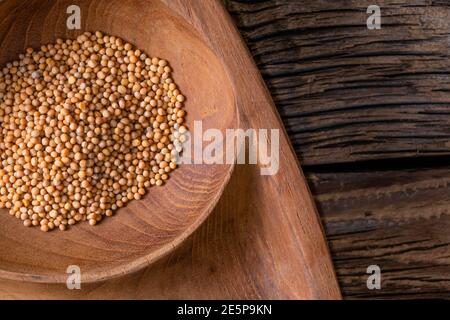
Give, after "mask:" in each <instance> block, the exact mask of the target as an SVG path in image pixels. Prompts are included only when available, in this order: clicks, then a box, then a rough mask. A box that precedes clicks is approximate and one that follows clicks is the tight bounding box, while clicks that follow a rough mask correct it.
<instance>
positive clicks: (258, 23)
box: [224, 0, 450, 299]
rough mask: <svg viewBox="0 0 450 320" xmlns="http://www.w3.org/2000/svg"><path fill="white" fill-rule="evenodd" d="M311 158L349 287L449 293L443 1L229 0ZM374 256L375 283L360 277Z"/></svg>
mask: <svg viewBox="0 0 450 320" xmlns="http://www.w3.org/2000/svg"><path fill="white" fill-rule="evenodd" d="M224 2H225V3H226V6H227V9H228V10H229V12H230V13H231V14H232V15H233V18H234V20H235V22H236V24H237V25H238V26H239V30H240V31H241V33H242V34H243V36H244V38H245V40H246V42H247V44H248V46H249V48H250V49H251V52H252V54H253V57H254V59H255V61H256V63H257V65H258V67H259V69H260V70H261V72H262V73H263V75H264V80H265V81H266V83H267V85H268V87H269V88H270V89H271V93H272V95H273V97H274V100H275V102H276V104H277V107H278V110H279V112H280V114H281V115H282V119H283V122H284V124H285V125H286V127H287V129H288V132H289V135H290V137H291V140H292V141H293V144H294V147H295V150H296V153H297V155H298V156H299V157H300V158H301V160H302V162H303V163H304V164H306V166H304V169H305V171H306V174H307V177H308V180H309V183H310V186H311V188H312V192H313V194H314V195H315V200H316V203H317V204H318V207H319V211H320V213H321V216H322V221H323V222H324V224H325V229H326V232H327V237H328V240H329V243H330V246H331V251H332V255H333V260H334V264H335V267H336V270H337V274H338V279H339V282H340V285H341V288H342V291H343V294H344V297H346V298H353V299H355V298H437V297H440V298H450V289H449V288H450V283H449V279H450V271H449V270H450V269H449V265H450V245H449V238H448V228H449V223H450V220H449V211H450V204H449V203H448V201H447V198H448V196H447V195H448V178H449V174H448V172H449V167H448V163H450V158H449V157H448V154H449V146H450V143H449V125H448V119H449V118H448V117H447V115H448V113H449V107H448V106H449V100H450V96H449V90H448V89H449V59H448V58H449V57H448V37H449V25H448V24H449V20H448V15H449V8H450V7H449V2H448V1H422V0H418V1H377V2H376V4H378V5H379V6H380V7H381V11H382V29H381V30H374V31H369V30H367V28H366V25H365V23H366V19H367V16H368V15H367V14H366V8H367V6H368V5H369V4H375V3H373V2H370V1H344V0H336V1H304V0H294V1H288V0H275V1H255V0H247V1H237V0H236V1H235V0H227V1H224ZM372 264H378V265H380V267H381V270H382V289H381V290H379V291H377V290H373V291H370V290H368V289H367V286H366V280H367V274H366V268H367V267H368V266H369V265H372Z"/></svg>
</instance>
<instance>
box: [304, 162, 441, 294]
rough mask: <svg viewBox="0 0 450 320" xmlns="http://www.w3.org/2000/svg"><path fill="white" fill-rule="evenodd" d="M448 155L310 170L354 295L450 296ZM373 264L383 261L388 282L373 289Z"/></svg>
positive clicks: (344, 282) (343, 281)
mask: <svg viewBox="0 0 450 320" xmlns="http://www.w3.org/2000/svg"><path fill="white" fill-rule="evenodd" d="M447 160H448V159H447ZM443 162H444V163H445V162H446V164H445V165H442V164H441V163H439V164H438V165H435V166H434V167H429V166H420V165H417V164H414V165H409V166H408V165H407V164H406V163H405V162H404V161H402V162H400V163H398V164H397V166H392V165H390V166H387V165H386V166H385V167H384V168H382V169H376V168H372V169H371V168H357V167H355V166H350V165H349V166H346V167H344V168H342V167H341V168H340V172H332V171H330V170H318V171H317V172H315V173H309V174H308V179H309V181H310V184H311V186H312V189H313V192H314V194H315V199H316V202H317V203H318V206H319V210H320V212H321V214H322V219H323V222H324V224H325V225H326V232H327V236H328V241H329V243H330V247H331V251H332V254H333V258H334V264H335V268H336V270H337V274H338V278H339V282H340V285H341V288H342V290H343V294H344V295H345V296H346V297H347V298H368V297H372V298H373V297H375V298H377V297H378V298H450V234H449V232H448V230H449V228H450V199H449V197H448V194H450V166H449V165H448V161H443ZM405 166H406V167H407V168H406V169H405V168H404V167H405ZM399 167H402V168H403V169H401V170H400V169H399ZM332 170H336V168H334V169H332ZM369 265H378V266H380V268H381V272H382V288H381V290H368V289H367V286H366V280H367V277H368V274H367V273H366V269H367V267H368V266H369Z"/></svg>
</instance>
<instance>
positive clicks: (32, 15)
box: [0, 0, 237, 282]
mask: <svg viewBox="0 0 450 320" xmlns="http://www.w3.org/2000/svg"><path fill="white" fill-rule="evenodd" d="M74 2H76V4H77V5H78V6H79V7H80V8H81V21H82V24H81V25H82V26H81V30H68V29H67V27H66V19H67V17H68V14H67V13H66V10H67V7H68V6H69V5H71V4H73V3H74ZM95 30H101V31H103V32H105V33H108V34H110V35H116V36H120V37H122V38H123V39H125V40H126V41H129V42H131V43H133V44H134V45H136V46H137V47H138V48H139V49H141V50H143V51H145V52H146V53H148V54H149V55H150V56H158V57H161V58H164V59H167V60H168V61H169V62H170V64H171V66H172V67H173V69H174V73H173V76H174V79H175V81H176V83H177V84H178V85H179V86H180V88H181V91H182V92H183V93H184V94H185V96H186V97H187V101H186V106H185V108H186V111H187V124H188V127H189V128H190V129H191V128H192V127H193V123H194V121H197V120H201V121H202V124H203V129H204V130H205V129H208V128H216V129H219V130H221V131H222V132H224V131H225V129H226V128H234V127H236V125H237V120H236V119H237V115H236V111H235V110H236V108H235V99H234V96H233V90H232V86H231V84H230V81H229V79H228V77H227V74H226V72H225V70H224V69H223V67H222V65H221V63H220V62H219V60H218V59H217V58H216V56H215V55H214V54H213V52H212V51H211V50H210V49H209V48H208V46H207V44H205V43H204V42H203V41H202V39H201V38H200V36H199V35H198V34H197V33H196V32H195V30H193V28H192V26H190V25H189V24H187V23H186V22H185V21H184V20H183V19H182V18H180V17H179V16H177V14H176V13H174V12H171V11H170V10H169V8H167V7H166V6H165V5H164V4H162V3H160V2H158V1H151V0H144V1H124V0H95V1H90V0H77V1H54V0H53V1H52V0H31V1H30V0H20V1H19V0H6V1H2V2H0V41H1V46H0V64H1V65H3V64H5V63H6V62H8V61H11V60H15V59H16V58H17V57H18V55H19V54H20V53H21V52H23V51H24V49H25V48H26V47H30V46H31V47H35V48H37V47H39V46H40V45H42V44H45V43H49V42H54V41H55V40H56V39H57V38H75V37H76V36H77V35H78V34H80V33H83V32H85V31H95ZM232 169H233V166H232V165H229V164H223V165H222V164H221V165H205V164H195V165H189V164H185V165H182V166H180V168H179V169H177V170H175V172H173V173H172V175H171V178H170V180H169V181H168V182H167V183H166V185H165V186H164V187H153V188H151V189H150V190H149V192H148V194H147V195H146V197H145V198H144V199H143V200H140V201H132V202H131V203H129V205H128V206H127V207H126V208H123V209H121V210H119V211H118V212H117V214H116V215H115V216H114V217H111V218H108V219H105V220H104V221H102V223H100V224H99V225H97V226H95V227H90V226H89V225H88V224H87V223H80V224H78V225H76V226H74V227H72V228H70V230H69V231H66V232H59V231H54V232H49V233H43V232H41V231H39V230H38V229H37V228H25V227H23V226H22V223H21V222H20V221H19V220H17V219H15V218H13V217H11V216H9V214H8V213H7V211H6V210H2V211H0V277H3V278H9V279H23V280H27V281H43V282H65V279H66V277H67V273H66V270H67V268H68V267H69V266H70V265H77V266H79V267H80V269H81V276H82V279H83V280H84V281H95V280H100V279H106V278H109V277H113V276H117V275H120V274H123V273H127V272H130V271H133V270H136V269H138V268H140V267H142V266H144V265H146V264H149V263H151V262H152V261H154V260H156V259H157V258H159V257H160V256H161V255H163V254H164V253H167V252H168V251H170V250H171V249H172V248H173V247H174V246H176V245H177V244H178V243H179V242H181V241H182V240H183V239H185V238H186V237H187V236H188V235H189V234H190V233H192V232H193V231H194V230H195V228H196V227H198V225H199V224H200V223H201V222H202V221H203V220H204V219H205V218H206V216H207V215H208V214H209V212H210V211H211V210H212V208H213V207H214V205H215V204H216V202H217V200H218V198H219V197H220V194H221V192H222V191H223V188H224V187H225V184H226V183H227V181H228V178H229V176H230V174H231V171H232Z"/></svg>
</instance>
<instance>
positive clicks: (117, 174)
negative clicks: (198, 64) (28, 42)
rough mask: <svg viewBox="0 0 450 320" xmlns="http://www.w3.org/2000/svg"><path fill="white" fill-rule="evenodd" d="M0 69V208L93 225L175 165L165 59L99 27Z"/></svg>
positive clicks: (41, 221) (176, 106) (179, 117)
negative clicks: (105, 33) (96, 29)
mask: <svg viewBox="0 0 450 320" xmlns="http://www.w3.org/2000/svg"><path fill="white" fill-rule="evenodd" d="M0 70H1V71H0V125H1V126H0V208H7V209H9V214H10V215H11V216H14V217H16V218H18V219H20V220H21V221H22V223H23V225H24V226H26V227H33V226H35V227H39V228H40V230H42V231H43V232H47V231H50V230H53V229H59V230H61V231H64V230H66V229H67V228H68V227H69V226H71V225H74V224H76V223H78V222H82V221H86V222H88V223H89V224H90V225H92V226H93V225H96V224H98V222H100V221H101V220H102V219H103V217H110V216H113V215H114V212H115V211H116V210H118V209H119V208H121V207H123V206H124V205H126V204H127V203H128V202H129V201H134V200H140V199H141V198H142V197H143V196H145V193H146V190H147V189H148V188H149V187H151V186H154V185H156V186H161V185H163V184H164V182H165V181H166V180H168V179H169V174H170V172H171V171H173V170H175V169H176V168H177V165H176V162H175V160H174V159H175V155H176V154H177V152H179V151H180V150H181V143H182V142H183V141H185V140H186V134H185V133H186V132H187V129H186V127H185V126H184V125H183V124H184V118H185V115H186V112H185V111H184V109H183V104H184V102H185V99H186V98H185V96H184V95H183V94H182V93H181V92H180V89H179V88H178V86H177V85H176V84H175V82H174V81H173V79H172V78H171V72H172V69H171V68H170V67H169V65H168V62H167V61H166V60H162V59H159V58H156V57H153V58H148V56H147V55H146V54H145V53H143V52H142V51H141V50H138V49H136V48H134V47H133V45H131V44H130V43H126V42H125V41H123V40H122V39H120V38H118V37H112V36H111V37H110V36H108V35H104V34H103V33H101V32H99V31H97V32H94V33H84V34H83V35H80V36H79V37H78V38H77V39H75V40H62V39H58V40H57V41H56V43H53V44H47V45H44V46H42V47H41V48H40V49H39V50H34V49H32V48H28V49H27V50H26V51H25V53H24V54H22V55H20V56H19V60H16V61H13V62H11V63H7V64H6V65H5V66H4V68H2V69H0Z"/></svg>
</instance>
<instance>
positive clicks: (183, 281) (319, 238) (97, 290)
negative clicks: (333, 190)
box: [0, 0, 340, 299]
mask: <svg viewBox="0 0 450 320" xmlns="http://www.w3.org/2000/svg"><path fill="white" fill-rule="evenodd" d="M12 1H15V0H10V2H9V3H11V2H12ZM2 3H4V2H2ZM6 3H8V1H6ZM34 3H37V2H34ZM39 3H40V4H41V3H42V6H40V7H39V8H37V7H36V10H35V11H34V12H36V13H35V16H36V17H39V18H36V19H37V20H36V21H39V19H43V21H40V23H39V24H38V25H41V26H46V25H47V26H54V25H55V24H54V22H55V21H60V22H61V21H62V22H64V21H63V19H62V18H58V17H60V16H59V15H61V16H65V11H62V10H61V11H58V10H57V9H58V8H62V7H63V6H64V5H67V4H68V3H69V2H68V1H65V0H64V1H56V2H55V1H45V2H43V1H40V2H39ZM79 3H80V4H81V5H82V6H83V8H82V10H83V12H85V16H86V17H88V18H87V19H88V20H87V22H86V23H87V24H86V25H83V27H84V28H93V27H98V28H102V29H103V28H108V29H106V30H104V31H107V32H108V31H109V32H110V33H112V34H118V35H119V36H122V37H123V38H125V39H127V40H128V39H129V40H130V41H132V42H135V43H137V44H138V46H140V47H143V48H144V49H146V46H150V43H152V44H151V47H149V48H148V51H152V50H151V49H154V51H155V54H156V55H159V56H164V57H167V58H168V59H169V60H170V61H175V60H177V58H179V57H181V56H183V58H185V59H188V58H191V57H192V56H195V55H198V56H199V58H198V59H199V60H200V59H201V58H206V59H204V66H202V68H206V67H210V66H211V63H212V65H213V66H214V65H215V63H216V61H219V62H220V66H221V67H222V68H223V69H222V68H218V69H216V68H213V69H211V71H210V72H211V74H216V73H217V76H218V78H217V79H210V78H207V79H204V81H207V82H208V83H209V82H212V83H215V82H220V83H223V84H224V86H225V87H224V92H223V94H224V95H219V94H217V97H218V98H220V97H223V98H224V99H222V100H221V102H220V103H219V102H218V103H217V106H216V109H217V110H218V111H217V112H218V113H220V114H223V115H224V117H225V119H229V118H231V119H234V120H236V121H238V123H237V125H238V126H239V127H241V128H243V129H247V128H254V129H259V128H264V129H266V128H269V129H279V130H281V135H280V141H279V145H280V158H279V165H280V171H279V172H278V174H276V175H273V176H261V175H260V171H259V170H260V169H261V167H262V165H261V164H258V165H253V166H248V167H247V166H238V168H237V169H236V171H235V172H234V174H233V175H232V177H231V181H230V184H229V185H228V187H227V189H226V191H225V193H224V194H223V196H222V198H221V200H220V203H219V204H218V205H217V207H216V209H215V210H214V211H213V213H212V215H211V217H210V218H209V219H208V221H207V222H206V223H205V224H204V225H203V226H202V227H201V229H200V230H198V232H196V233H195V234H194V235H193V236H192V237H190V238H189V240H188V241H187V242H186V243H185V244H184V245H183V246H182V247H180V248H179V249H178V250H177V251H176V252H174V253H173V254H172V255H170V256H169V257H166V258H165V259H163V260H160V261H159V262H156V263H155V264H154V265H151V266H150V267H148V268H147V269H143V270H140V271H137V272H135V273H133V274H129V275H126V276H123V277H120V278H117V279H109V280H108V281H104V282H99V281H96V282H95V283H86V281H85V282H83V284H82V290H81V291H70V290H68V289H67V288H65V285H64V284H55V283H54V281H49V278H46V279H44V281H43V282H46V283H48V284H39V283H37V284H36V283H35V284H32V283H30V281H11V280H10V279H5V277H3V280H1V281H0V282H1V285H0V296H1V297H14V298H26V297H28V298H71V297H88V298H92V299H98V298H106V297H110V298H185V299H187V298H215V299H221V298H222V299H224V298H258V299H263V298H265V299H268V298H289V299H314V298H315V299H333V298H334V299H338V298H340V291H339V288H338V285H337V281H336V277H335V274H334V270H333V266H332V263H331V259H330V256H329V253H328V247H327V244H326V241H325V238H324V234H323V231H322V228H321V224H320V220H319V218H318V215H317V211H316V208H315V205H314V202H313V200H312V197H311V194H310V192H309V189H308V185H307V183H306V179H305V177H304V176H303V173H302V171H301V169H300V167H299V164H298V161H297V159H296V157H295V154H294V152H293V149H292V147H291V145H290V143H289V140H288V137H287V135H286V134H285V132H284V131H283V127H282V123H281V121H280V119H279V116H278V114H277V112H276V109H275V106H274V104H273V101H272V99H271V96H270V94H269V92H268V91H267V89H266V87H265V85H264V82H263V80H262V78H261V76H260V74H259V72H258V70H257V68H256V67H255V65H254V62H253V60H252V59H251V56H250V54H249V52H248V51H247V49H246V47H245V45H244V43H243V42H242V41H241V39H240V37H239V34H238V32H237V30H236V28H235V26H234V25H233V23H232V20H231V18H230V17H229V15H228V14H227V13H226V11H225V9H224V8H223V6H222V5H221V3H220V2H219V1H211V0H204V1H199V0H189V1H187V0H173V1H169V0H167V1H163V2H160V1H156V0H145V1H139V2H136V1H123V0H121V1H118V0H117V1H88V0H86V1H79ZM22 4H23V5H24V6H26V5H28V2H27V3H26V4H25V3H24V2H22ZM165 5H166V6H167V7H165ZM3 8H6V7H3ZM49 8H50V9H49ZM46 9H48V10H50V11H51V14H50V13H49V12H47V11H46ZM40 10H43V11H40ZM52 10H56V11H54V13H53V11H52ZM27 12H28V11H27ZM57 12H59V15H58V14H57ZM99 12H101V15H100V14H99ZM176 15H178V16H176ZM175 16H176V17H175ZM105 17H106V18H105ZM130 17H133V20H132V21H130ZM15 18H16V19H17V18H20V17H15ZM47 19H48V20H47ZM89 19H91V20H89ZM159 19H161V21H167V22H169V27H166V26H163V25H161V24H158V23H157V22H158V21H160V20H159ZM19 20H20V19H19ZM20 21H22V23H23V20H20ZM36 21H35V22H34V23H36ZM117 21H118V22H119V23H118V24H117V23H116V22H117ZM144 21H145V23H148V24H149V25H146V28H145V30H160V31H159V32H162V33H164V32H167V34H166V36H168V38H169V39H172V40H173V39H174V38H173V37H170V36H171V35H172V36H174V37H175V40H178V41H184V39H183V38H184V37H187V40H186V41H193V44H192V45H191V46H188V47H187V48H186V47H181V48H180V47H178V46H179V43H178V41H174V42H173V41H170V42H167V41H166V42H163V40H162V35H161V34H160V35H159V37H160V38H155V39H160V40H161V42H163V43H165V44H164V45H162V46H160V47H159V49H158V46H157V44H158V42H157V41H154V42H152V41H151V40H152V38H151V37H150V36H149V35H148V34H146V33H142V34H141V33H139V34H136V33H135V32H131V31H133V30H140V28H141V26H140V25H139V24H140V23H143V22H144ZM155 21H156V22H155ZM161 21H160V22H161ZM155 23H156V24H155ZM19 25H20V24H19ZM44 30H45V29H44ZM56 30H58V29H56ZM175 31H177V32H179V33H180V34H177V33H176V32H175ZM171 32H174V33H173V34H172V33H171ZM125 33H127V34H125ZM9 34H11V33H9ZM33 34H34V33H33ZM36 34H39V33H36ZM146 37H148V38H146ZM16 38H17V37H16ZM47 38H50V33H49V34H48V35H47ZM44 39H45V38H44ZM144 40H148V41H144ZM165 40H167V39H165ZM36 41H37V40H36ZM198 50H201V51H205V52H206V53H205V52H203V54H201V53H199V52H198ZM210 53H211V55H210ZM213 57H215V58H216V59H217V60H215V59H213ZM192 62H193V63H194V62H195V63H197V64H198V63H199V61H198V60H196V59H194V60H192ZM180 63H181V64H182V65H183V63H184V64H188V63H189V62H188V61H184V62H183V61H182V62H180ZM195 63H194V64H193V65H192V66H190V67H196V64H195ZM183 66H184V65H183ZM197 66H198V65H197ZM174 69H177V67H176V66H175V65H174ZM180 69H182V68H180ZM185 71H186V70H185ZM243 71H245V72H243ZM194 73H195V71H193V72H190V73H187V74H185V76H184V77H183V76H181V78H182V79H184V81H185V82H184V85H185V86H187V87H189V86H190V87H191V88H193V87H195V85H194V84H190V85H189V84H188V81H189V80H190V79H191V78H190V77H195V75H193V74H194ZM225 75H226V77H225ZM197 76H200V77H201V76H202V74H201V73H200V74H198V75H197ZM176 81H177V82H178V80H176ZM228 84H229V86H228ZM250 84H251V87H249V85H250ZM180 86H181V88H183V85H182V84H181V83H180ZM228 88H232V97H233V98H234V99H233V100H232V102H233V103H230V100H228V98H229V96H228V93H229V92H228ZM183 90H184V88H183ZM200 91H202V92H203V93H202V94H211V90H210V88H209V87H208V86H207V85H206V84H205V83H203V82H202V83H200V85H199V86H198V88H197V91H196V92H200ZM183 92H185V90H184V91H183ZM213 93H214V92H213ZM191 94H192V95H195V92H191ZM186 95H187V97H188V98H189V96H190V94H189V93H188V92H186ZM204 100H205V101H208V99H204ZM198 103H201V101H198ZM191 110H193V109H192V107H191V109H190V110H188V113H189V111H191ZM234 111H236V114H234V113H233V112H234ZM193 114H194V115H195V114H196V113H193ZM230 115H231V117H230ZM202 116H203V117H202ZM207 116H208V114H206V115H199V119H204V118H207ZM191 121H192V120H191ZM213 124H214V123H213ZM233 124H234V122H231V125H233ZM221 125H224V126H229V125H230V123H227V122H226V121H224V123H222V124H221ZM271 142H272V141H270V143H271ZM196 170H201V171H202V172H205V171H204V170H206V169H205V168H200V169H196ZM221 172H223V171H221ZM211 179H213V180H214V181H215V180H216V179H219V180H221V181H226V180H225V179H223V176H222V177H221V176H217V175H214V174H212V175H211ZM198 181H202V180H195V179H194V182H198ZM199 185H200V186H202V184H201V183H200V184H199ZM207 188H209V187H207ZM213 190H216V189H213ZM208 191H210V190H209V189H208ZM214 193H215V192H214ZM185 200H186V199H185ZM195 200H196V201H195V202H196V203H197V202H198V201H199V200H198V199H195ZM168 203H170V201H168ZM141 213H142V214H146V213H147V214H148V213H149V211H148V210H147V211H144V212H141ZM191 214H192V215H194V216H195V215H196V214H197V212H195V211H194V212H192V213H191ZM117 217H120V213H119V214H118V215H117ZM123 219H125V218H123ZM112 223H113V222H111V224H112ZM102 227H103V225H100V226H98V228H99V229H97V228H95V229H93V231H92V232H93V233H94V234H97V233H98V232H101V230H102V229H101V228H102ZM73 232H74V233H75V232H76V231H75V230H74V231H73ZM149 234H151V233H149ZM112 235H116V236H117V235H120V236H123V234H120V233H118V232H116V233H114V234H112ZM110 236H111V234H110ZM134 240H136V239H134ZM10 256H12V255H10ZM70 257H71V255H69V258H70ZM144 257H145V256H144ZM113 258H114V257H113ZM64 261H66V260H64ZM76 261H78V260H76ZM112 261H116V259H115V258H114V259H112ZM103 262H104V265H105V268H108V262H107V261H103ZM150 262H153V261H149V263H150ZM19 264H20V261H19ZM98 267H99V269H101V263H99V264H98ZM89 271H90V272H91V273H93V272H94V271H98V270H89ZM127 271H129V269H126V270H125V272H127ZM55 272H59V269H58V271H55ZM125 272H124V273H125ZM82 273H83V269H82ZM0 275H1V274H0ZM25 280H30V279H25ZM31 280H32V279H31ZM38 280H40V279H38ZM50 280H51V279H50ZM87 280H89V278H87ZM38 292H39V293H40V294H39V295H37V294H38Z"/></svg>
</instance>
